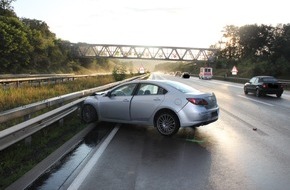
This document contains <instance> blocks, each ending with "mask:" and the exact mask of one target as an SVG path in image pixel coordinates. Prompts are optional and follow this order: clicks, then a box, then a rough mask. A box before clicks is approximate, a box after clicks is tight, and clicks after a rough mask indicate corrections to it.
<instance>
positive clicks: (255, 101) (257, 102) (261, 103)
mask: <svg viewBox="0 0 290 190" xmlns="http://www.w3.org/2000/svg"><path fill="white" fill-rule="evenodd" d="M238 96H239V97H241V98H244V99H247V100H251V101H253V102H257V103H260V104H264V105H267V106H271V107H273V106H274V105H273V104H269V103H265V102H262V101H259V100H254V99H251V98H247V97H245V96H242V95H238Z"/></svg>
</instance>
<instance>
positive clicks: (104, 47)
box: [71, 43, 217, 61]
mask: <svg viewBox="0 0 290 190" xmlns="http://www.w3.org/2000/svg"><path fill="white" fill-rule="evenodd" d="M71 47H73V51H74V55H75V56H76V57H79V58H118V59H148V60H173V61H197V60H199V61H201V60H203V61H212V60H213V59H214V57H215V53H216V51H217V49H211V48H190V47H162V46H140V45H108V44H83V43H75V44H71Z"/></svg>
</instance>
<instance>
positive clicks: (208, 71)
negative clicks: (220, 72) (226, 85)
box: [199, 67, 213, 79]
mask: <svg viewBox="0 0 290 190" xmlns="http://www.w3.org/2000/svg"><path fill="white" fill-rule="evenodd" d="M212 76H213V74H212V67H201V68H200V72H199V78H200V79H212Z"/></svg>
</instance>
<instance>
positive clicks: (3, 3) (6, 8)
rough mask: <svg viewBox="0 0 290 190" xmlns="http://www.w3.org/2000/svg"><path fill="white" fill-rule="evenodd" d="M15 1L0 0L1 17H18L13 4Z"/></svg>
mask: <svg viewBox="0 0 290 190" xmlns="http://www.w3.org/2000/svg"><path fill="white" fill-rule="evenodd" d="M13 1H15V0H0V16H12V17H16V14H15V13H14V11H13V7H12V6H11V3H12V2H13Z"/></svg>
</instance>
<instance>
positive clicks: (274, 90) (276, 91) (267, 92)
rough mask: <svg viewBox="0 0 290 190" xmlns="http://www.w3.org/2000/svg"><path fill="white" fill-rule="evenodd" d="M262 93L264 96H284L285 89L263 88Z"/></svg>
mask: <svg viewBox="0 0 290 190" xmlns="http://www.w3.org/2000/svg"><path fill="white" fill-rule="evenodd" d="M260 91H261V93H263V94H282V93H283V91H284V90H283V89H264V88H261V89H260Z"/></svg>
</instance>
